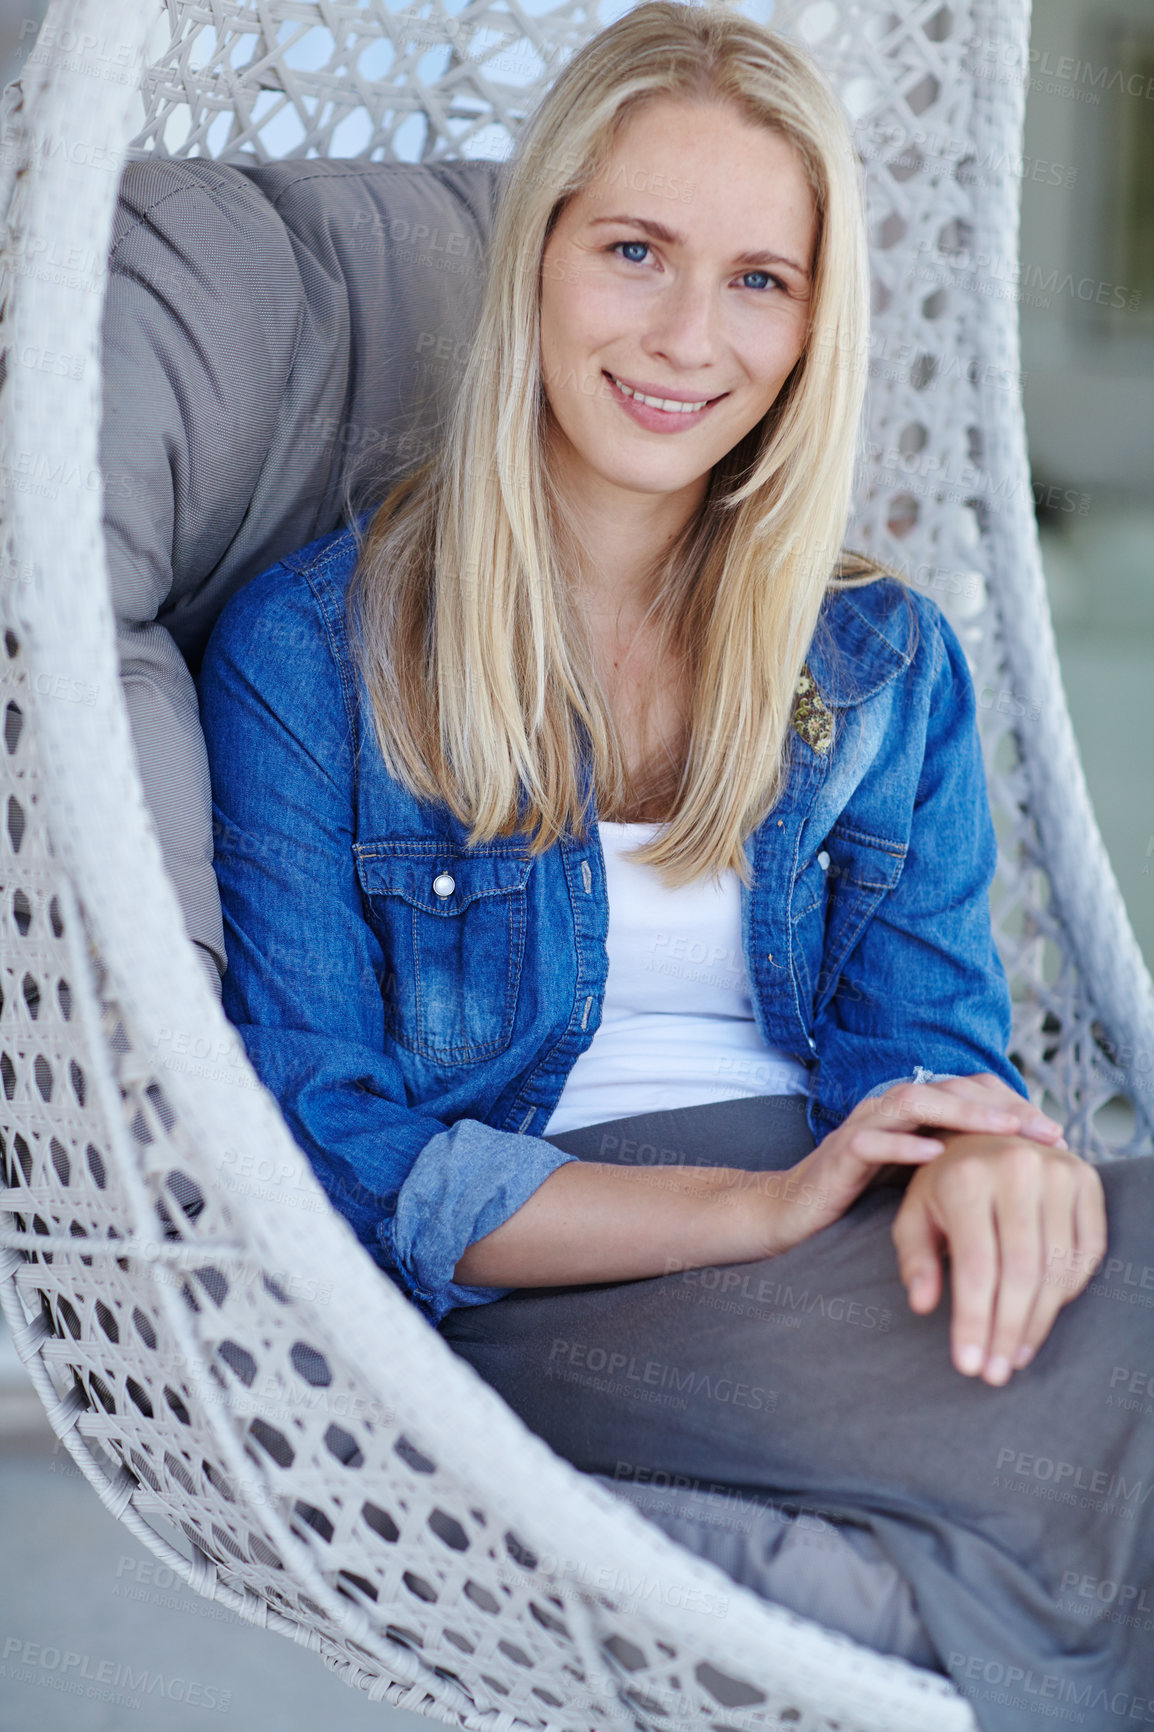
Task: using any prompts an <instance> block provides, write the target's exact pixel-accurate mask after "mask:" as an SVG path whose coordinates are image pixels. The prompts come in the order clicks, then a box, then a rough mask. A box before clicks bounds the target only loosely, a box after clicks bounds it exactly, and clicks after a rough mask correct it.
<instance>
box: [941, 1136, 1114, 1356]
mask: <svg viewBox="0 0 1154 1732" xmlns="http://www.w3.org/2000/svg"><path fill="white" fill-rule="evenodd" d="M991 1145H993V1146H991ZM998 1145H1001V1146H1000V1147H999V1146H998ZM954 1154H955V1156H960V1158H955V1159H952V1160H950V1159H947V1160H946V1162H945V1164H944V1165H942V1166H941V1167H940V1168H939V1169H938V1170H937V1171H935V1173H934V1175H933V1178H934V1181H935V1184H934V1194H933V1195H932V1197H925V1198H924V1201H925V1205H926V1207H927V1208H928V1209H929V1210H930V1212H931V1215H932V1216H934V1217H936V1220H937V1224H938V1226H939V1228H940V1230H941V1232H942V1234H943V1235H944V1238H945V1241H946V1244H947V1246H948V1249H949V1257H950V1268H951V1276H952V1287H953V1314H952V1317H951V1325H950V1346H951V1356H952V1358H953V1362H954V1364H955V1366H956V1367H957V1369H958V1370H959V1371H960V1372H961V1373H962V1374H963V1375H964V1376H970V1377H972V1376H977V1375H978V1374H979V1373H980V1374H981V1376H982V1377H983V1378H984V1380H985V1381H986V1382H987V1383H989V1384H991V1385H993V1386H994V1387H998V1386H1000V1385H1002V1384H1004V1383H1006V1382H1008V1381H1009V1379H1010V1377H1011V1376H1012V1375H1013V1373H1014V1371H1015V1370H1021V1369H1023V1368H1024V1367H1025V1366H1026V1365H1028V1364H1029V1363H1030V1361H1031V1359H1032V1358H1033V1357H1034V1355H1035V1353H1036V1352H1037V1350H1038V1348H1039V1347H1040V1346H1041V1344H1042V1342H1043V1341H1044V1340H1045V1339H1046V1337H1047V1336H1048V1335H1049V1333H1050V1330H1051V1328H1052V1327H1053V1323H1054V1319H1055V1318H1056V1316H1057V1314H1058V1312H1059V1310H1060V1309H1061V1307H1062V1306H1063V1305H1065V1304H1068V1303H1069V1301H1070V1300H1071V1299H1073V1298H1075V1297H1076V1296H1077V1294H1078V1293H1080V1292H1081V1291H1082V1289H1083V1288H1084V1287H1085V1285H1086V1283H1087V1282H1088V1281H1089V1279H1090V1277H1091V1275H1092V1273H1093V1271H1094V1269H1095V1268H1096V1267H1097V1266H1098V1264H1099V1263H1100V1262H1101V1260H1102V1257H1103V1256H1104V1255H1105V1250H1106V1211H1105V1199H1104V1195H1103V1191H1102V1183H1101V1179H1100V1178H1099V1176H1098V1174H1097V1173H1096V1172H1095V1171H1094V1169H1093V1168H1092V1167H1090V1166H1088V1165H1087V1164H1086V1163H1085V1162H1083V1161H1080V1160H1077V1159H1075V1158H1074V1157H1073V1156H1069V1155H1067V1156H1066V1157H1065V1158H1064V1157H1063V1156H1062V1155H1061V1154H1060V1153H1058V1152H1057V1151H1055V1150H1046V1149H1044V1148H1043V1147H1041V1145H1039V1144H1038V1143H1036V1142H1033V1141H1030V1140H1027V1139H1024V1138H1022V1139H1017V1138H1015V1139H1005V1140H1003V1139H1000V1138H997V1139H990V1141H989V1142H988V1143H987V1144H986V1147H985V1148H984V1149H983V1148H980V1147H975V1146H972V1147H971V1148H970V1149H969V1150H968V1151H962V1150H961V1149H960V1146H959V1145H955V1148H954ZM922 1177H924V1175H919V1179H920V1178H922ZM911 1188H912V1187H911ZM919 1199H921V1193H919ZM911 1303H912V1299H911Z"/></svg>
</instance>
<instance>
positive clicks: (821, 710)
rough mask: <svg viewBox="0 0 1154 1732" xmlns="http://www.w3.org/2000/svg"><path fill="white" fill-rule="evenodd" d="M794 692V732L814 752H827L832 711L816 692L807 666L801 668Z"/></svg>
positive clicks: (831, 725) (831, 736)
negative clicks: (795, 694)
mask: <svg viewBox="0 0 1154 1732" xmlns="http://www.w3.org/2000/svg"><path fill="white" fill-rule="evenodd" d="M794 690H795V692H796V693H797V696H796V698H795V699H794V705H793V726H794V731H795V732H796V733H798V734H800V735H801V738H802V739H803V740H804V741H805V743H806V745H807V746H812V747H813V749H814V751H815V752H828V751H829V748H830V746H831V745H832V743H833V711H832V710H831V709H830V708H829V707H828V705H827V704H826V703H825V701H824V699H823V698H822V695H821V693H820V692H819V691H818V689H817V685H816V684H815V682H814V678H813V675H812V674H811V673H810V671H809V667H808V664H807V665H804V666H803V667H802V670H801V673H800V675H799V676H798V681H797V685H796V686H795V687H794Z"/></svg>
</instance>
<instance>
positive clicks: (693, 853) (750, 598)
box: [348, 0, 900, 888]
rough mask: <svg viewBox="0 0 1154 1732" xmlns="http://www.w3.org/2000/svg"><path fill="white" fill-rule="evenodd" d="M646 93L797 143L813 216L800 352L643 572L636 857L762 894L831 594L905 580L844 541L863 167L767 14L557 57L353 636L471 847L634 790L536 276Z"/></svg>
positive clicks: (651, 13) (410, 783)
mask: <svg viewBox="0 0 1154 1732" xmlns="http://www.w3.org/2000/svg"><path fill="white" fill-rule="evenodd" d="M659 97H673V98H678V99H685V100H689V101H694V102H707V103H708V102H715V103H720V104H727V105H730V106H731V107H732V108H733V109H734V110H735V111H736V112H737V113H738V114H739V115H740V116H741V117H742V119H743V120H745V121H746V122H749V123H752V124H754V125H758V126H763V127H766V128H767V129H769V130H770V131H771V132H774V133H776V134H778V135H780V136H781V137H783V138H784V139H786V140H787V141H788V142H789V143H790V144H791V145H793V147H794V148H795V150H796V151H797V153H798V156H799V158H800V161H801V164H802V166H803V168H804V171H805V174H806V177H807V180H808V182H809V185H810V187H811V189H812V192H813V197H814V201H815V205H816V210H817V237H816V250H815V258H814V268H813V273H812V280H811V302H810V320H809V330H808V336H807V340H806V345H805V348H804V350H803V353H802V355H801V357H800V359H799V360H798V362H797V364H796V365H795V367H794V368H793V371H792V372H791V373H790V375H789V377H788V378H787V380H786V381H785V383H784V385H783V386H782V389H781V391H780V392H779V394H778V396H777V399H776V400H775V402H774V403H773V405H772V406H771V408H770V409H769V410H768V411H767V413H766V414H765V415H764V416H763V417H762V419H761V421H760V422H759V423H758V424H757V426H755V427H754V428H752V429H751V430H750V431H749V432H748V433H747V434H746V435H745V436H744V438H743V439H741V440H740V441H739V442H738V443H737V445H735V446H734V448H733V449H732V450H731V451H729V452H728V453H727V454H726V455H725V456H724V457H722V458H721V459H720V460H719V461H718V462H717V463H716V464H715V465H714V467H713V469H712V470H711V472H710V476H709V479H708V483H707V489H706V494H705V497H704V500H703V502H702V506H701V509H700V511H699V512H698V513H696V514H695V515H694V516H693V517H692V518H691V519H690V521H689V522H688V523H687V524H686V526H685V528H684V529H683V531H682V533H681V534H680V536H679V537H678V538H677V540H676V542H675V543H674V544H673V545H672V546H671V547H669V548H667V549H665V550H663V552H662V554H661V556H660V560H659V561H657V562H655V564H654V566H653V568H652V569H651V570H650V571H649V572H648V573H645V574H642V577H643V581H644V582H646V583H647V584H648V589H647V591H646V593H648V594H650V595H651V596H652V601H651V605H650V615H651V616H652V619H653V622H654V623H653V631H654V641H655V643H656V645H657V653H656V655H655V661H654V665H655V666H657V667H660V666H661V665H662V663H663V657H664V653H665V652H666V651H667V650H668V651H670V652H671V653H672V654H673V655H674V656H675V657H676V658H677V660H678V663H679V665H681V666H682V667H683V668H684V669H685V672H686V674H687V676H688V677H687V689H688V691H689V694H690V699H689V719H688V724H687V729H686V735H685V740H684V745H685V751H684V757H683V762H682V763H681V764H680V765H679V766H678V767H677V768H676V769H675V771H674V773H673V776H672V779H668V780H667V781H666V782H665V783H664V784H663V783H662V782H661V781H660V778H658V780H657V781H656V782H655V783H653V784H652V786H649V787H647V789H646V793H647V795H648V797H650V798H652V796H653V787H656V788H657V789H658V791H659V797H662V798H663V799H667V800H668V804H667V805H666V804H663V806H662V809H663V810H667V811H670V812H671V814H672V815H671V816H670V817H669V818H668V820H667V821H666V822H664V823H663V824H662V826H661V827H660V828H659V829H658V830H657V832H656V833H655V835H654V836H653V838H652V839H651V840H649V841H648V842H647V843H646V844H645V845H644V846H643V847H639V848H636V849H634V850H633V851H632V857H633V858H635V859H636V860H638V861H639V862H643V863H647V864H651V865H653V866H654V867H655V868H658V869H659V871H660V874H661V877H662V881H663V882H664V883H665V884H667V885H668V886H669V887H670V888H674V887H677V886H679V885H683V884H688V883H690V882H692V881H694V880H696V879H699V878H703V877H706V876H709V875H715V874H719V873H721V872H722V871H724V870H727V869H730V868H733V869H735V870H736V871H737V872H738V873H739V874H740V876H741V877H742V879H743V881H744V882H745V883H747V884H748V883H749V882H750V872H749V864H748V860H747V858H746V854H745V848H744V840H745V838H746V837H747V836H749V835H750V834H751V832H752V831H753V830H754V829H755V828H756V827H757V826H758V825H759V824H760V823H761V822H762V821H763V820H764V818H765V817H766V816H767V815H768V814H769V812H770V811H772V809H773V807H774V805H775V804H776V803H777V800H778V798H779V797H780V794H781V792H782V791H783V787H784V777H785V774H786V750H787V736H788V730H789V728H790V723H791V714H792V704H793V698H794V693H795V689H796V685H797V681H798V677H799V674H800V672H801V669H802V667H803V664H804V661H805V656H806V652H807V650H808V649H809V646H810V643H811V641H812V639H813V635H814V631H815V629H816V627H817V622H818V614H819V611H820V608H821V604H822V600H823V598H824V596H825V595H826V593H827V591H828V589H829V588H830V586H831V584H833V585H839V584H844V583H846V582H852V581H854V576H855V574H856V582H858V583H860V582H863V581H864V582H873V581H876V579H877V578H878V576H880V575H882V574H885V575H889V576H898V575H900V574H898V573H895V572H890V571H889V569H888V568H887V567H884V566H881V565H880V564H878V563H877V562H876V561H872V560H870V559H868V558H865V557H863V556H861V555H851V554H848V553H845V552H843V551H842V542H843V537H844V535H845V532H846V527H847V524H848V520H849V512H850V506H851V498H852V488H853V482H854V471H855V465H856V462H857V456H858V439H859V423H860V420H861V407H862V399H863V395H864V390H865V378H866V369H867V349H868V330H869V272H868V254H867V247H866V233H865V217H864V201H863V197H862V189H861V184H860V180H859V169H858V161H857V157H856V154H855V151H854V146H853V141H852V138H851V135H850V132H849V128H848V125H847V122H846V120H845V118H844V116H843V114H842V111H841V109H840V107H839V105H838V102H837V99H836V97H835V96H834V95H833V93H832V91H831V90H830V88H829V87H828V85H827V84H826V82H825V80H824V78H823V77H822V75H821V73H820V72H819V71H818V69H817V68H816V67H815V66H814V64H813V63H812V62H811V60H810V59H809V57H808V56H807V55H805V54H804V53H802V52H801V51H800V50H798V49H797V48H795V47H794V46H792V45H791V44H790V43H788V42H786V41H785V40H784V39H782V38H781V37H780V36H778V35H776V34H775V33H773V32H771V31H770V30H767V29H766V28H765V27H764V26H762V25H759V24H757V23H755V22H752V21H750V20H748V19H746V18H744V17H741V16H739V15H737V14H734V13H731V12H728V11H726V10H724V9H714V8H713V7H710V6H698V5H693V4H679V3H677V0H652V3H650V4H645V5H642V6H639V7H637V8H636V10H634V11H632V12H628V13H626V14H625V15H624V16H623V17H621V18H619V19H618V20H617V21H616V22H615V23H614V24H612V25H610V26H609V27H608V28H607V29H605V30H603V31H602V32H601V33H600V34H599V35H597V36H596V37H594V38H593V39H592V40H591V41H589V42H588V43H586V44H585V45H584V46H583V47H582V48H581V49H580V50H579V51H578V52H577V53H576V54H575V55H574V56H573V58H572V59H571V60H570V61H569V62H568V64H567V65H566V66H565V67H564V69H563V70H562V72H561V73H560V75H559V76H558V78H557V79H556V81H555V83H554V84H553V85H552V87H551V89H550V90H549V91H548V93H547V94H546V96H545V97H544V99H543V100H542V102H541V104H540V106H539V107H538V108H537V110H536V111H535V113H534V114H533V116H532V117H531V119H530V120H529V121H528V123H527V124H526V126H525V128H524V130H523V131H522V133H521V134H520V137H519V140H518V148H517V150H516V153H515V155H514V157H513V159H512V161H511V163H510V166H509V170H508V175H507V178H506V179H505V181H504V183H503V185H502V188H501V196H500V200H499V203H498V206H497V210H496V213H495V216H494V221H493V227H492V234H491V239H490V244H489V248H488V255H487V258H488V274H487V278H486V283H485V288H484V292H483V299H482V308H481V315H480V321H479V326H478V330H477V335H476V339H475V341H474V344H473V347H472V349H471V351H470V356H469V359H468V362H467V364H466V366H465V368H464V370H463V374H462V378H461V383H460V386H459V388H458V390H457V394H456V397H455V400H454V403H453V407H452V410H451V413H450V415H449V417H448V422H447V437H446V438H445V439H444V440H443V442H442V443H441V445H440V446H439V448H438V449H437V450H436V452H435V454H434V455H433V456H432V457H430V458H428V459H427V460H426V461H424V462H422V463H421V464H420V465H419V466H418V467H417V468H415V469H413V470H411V471H410V473H408V474H407V475H405V476H403V477H402V478H401V479H400V480H399V481H398V482H397V483H396V484H395V485H394V486H393V487H392V489H391V490H390V492H389V493H388V496H387V497H386V498H385V500H384V502H383V503H382V504H381V505H380V506H379V507H378V508H377V510H376V511H375V512H374V514H373V516H372V518H371V519H370V521H369V523H368V525H367V527H366V529H365V532H364V534H363V536H361V535H360V534H359V533H358V544H359V545H358V559H357V565H356V569H355V571H354V574H353V578H352V581H351V583H350V586H349V594H348V617H349V624H350V641H351V643H352V644H353V646H354V654H355V656H356V659H357V662H358V665H359V667H360V670H361V672H362V675H363V678H364V681H365V687H366V690H367V692H368V694H369V697H370V700H371V703H372V709H373V716H374V727H375V732H376V736H377V739H378V742H379V745H380V749H381V753H382V755H383V758H384V761H385V765H386V768H387V769H388V771H389V773H390V774H391V775H392V776H393V777H394V778H396V779H397V780H398V781H400V782H401V783H402V784H403V785H404V786H405V787H407V788H408V789H409V791H410V792H411V793H412V794H413V795H414V796H415V797H416V798H418V799H420V800H428V801H439V802H444V803H445V804H446V805H447V806H448V807H449V809H450V810H451V811H452V812H453V813H454V814H455V815H456V817H457V818H458V819H459V821H460V822H461V823H462V824H464V825H468V826H469V827H470V829H469V835H468V845H469V846H470V847H475V846H478V845H480V844H484V843H487V842H490V841H492V840H493V839H495V838H497V837H501V836H511V835H514V834H516V833H518V832H524V833H527V834H528V835H529V836H530V838H531V840H530V842H529V852H530V853H534V854H536V853H541V852H543V851H544V850H545V849H547V848H549V847H551V846H553V844H554V843H555V842H556V841H557V839H558V838H559V837H560V836H562V835H564V834H566V833H570V834H572V835H574V836H576V837H577V838H579V839H584V838H585V837H586V835H587V828H586V825H587V820H588V816H589V795H590V794H591V793H592V794H593V796H594V799H595V805H596V811H597V816H599V817H601V818H607V819H612V818H614V817H616V816H618V815H619V814H625V813H627V812H628V810H629V808H630V805H631V804H634V805H636V803H637V799H638V792H637V788H636V787H635V786H631V785H630V780H629V775H628V769H627V765H626V761H625V756H624V753H623V750H622V745H621V741H620V737H619V734H618V731H617V727H616V725H615V722H614V719H613V715H612V712H611V709H610V706H609V703H608V700H607V698H606V694H605V691H604V689H603V687H602V684H601V681H600V679H599V677H598V674H597V671H596V668H595V665H594V657H593V651H592V644H591V639H590V636H589V631H588V627H587V624H586V621H585V619H584V618H583V616H582V611H581V605H580V597H579V595H577V594H575V593H574V584H573V574H574V573H575V572H576V571H577V570H578V569H579V567H580V547H581V544H580V538H579V535H578V531H577V527H576V523H575V521H574V519H573V516H572V514H571V512H570V511H569V510H568V509H567V507H566V504H565V501H564V500H563V499H562V498H561V495H560V492H559V490H558V489H557V487H556V486H555V484H554V481H553V477H552V476H551V473H550V469H549V465H548V462H547V446H546V437H545V435H546V427H547V419H546V418H547V415H548V413H549V410H548V403H547V400H546V398H545V393H544V387H543V383H542V379H541V366H540V323H539V315H540V276H541V261H542V256H543V253H544V250H545V246H546V243H547V240H548V237H549V235H550V233H551V230H552V228H553V225H554V223H555V222H556V220H557V217H558V216H559V215H560V212H561V210H562V209H563V208H564V205H565V203H566V202H567V201H568V200H569V199H570V198H572V197H573V196H575V195H576V194H577V193H578V192H580V191H581V190H582V188H584V187H585V186H586V185H588V184H589V182H590V181H591V180H592V179H593V178H594V177H595V176H597V175H599V174H600V173H602V172H604V171H605V169H606V166H607V163H608V159H609V157H610V155H611V153H612V150H613V145H614V141H615V138H616V136H617V133H618V132H619V130H620V129H621V127H622V126H623V125H624V123H625V122H626V120H627V119H628V118H630V117H632V116H633V115H635V114H636V113H637V112H638V110H639V109H640V108H642V107H643V106H644V105H645V104H646V103H649V102H651V101H653V100H654V99H656V98H659ZM648 617H649V616H647V618H648ZM582 735H584V745H583V740H582ZM583 749H587V750H588V751H589V752H590V753H591V759H592V784H591V786H586V787H585V792H584V794H583V791H582V789H583V778H582V773H581V770H582V751H583Z"/></svg>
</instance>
